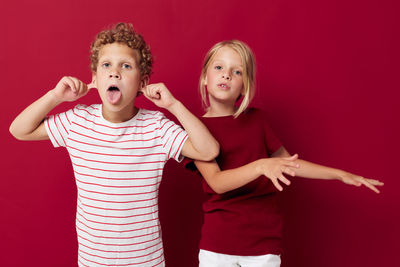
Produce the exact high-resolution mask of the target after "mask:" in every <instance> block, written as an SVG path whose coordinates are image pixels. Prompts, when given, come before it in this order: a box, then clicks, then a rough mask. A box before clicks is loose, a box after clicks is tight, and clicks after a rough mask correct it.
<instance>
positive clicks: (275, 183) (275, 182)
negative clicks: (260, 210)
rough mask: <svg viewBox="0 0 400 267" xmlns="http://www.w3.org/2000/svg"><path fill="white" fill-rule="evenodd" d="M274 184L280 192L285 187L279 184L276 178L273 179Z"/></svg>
mask: <svg viewBox="0 0 400 267" xmlns="http://www.w3.org/2000/svg"><path fill="white" fill-rule="evenodd" d="M271 181H272V183H273V184H274V186H275V187H276V188H277V189H278V190H279V191H282V190H283V187H282V186H281V185H280V184H279V182H278V179H276V178H271Z"/></svg>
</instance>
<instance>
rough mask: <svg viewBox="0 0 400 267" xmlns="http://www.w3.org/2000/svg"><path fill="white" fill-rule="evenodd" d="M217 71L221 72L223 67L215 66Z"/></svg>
mask: <svg viewBox="0 0 400 267" xmlns="http://www.w3.org/2000/svg"><path fill="white" fill-rule="evenodd" d="M214 68H215V69H216V70H220V69H222V67H221V66H215V67H214Z"/></svg>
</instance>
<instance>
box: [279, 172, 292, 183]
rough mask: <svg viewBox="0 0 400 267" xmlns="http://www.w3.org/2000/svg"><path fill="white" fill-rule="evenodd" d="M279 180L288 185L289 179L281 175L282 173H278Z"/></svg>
mask: <svg viewBox="0 0 400 267" xmlns="http://www.w3.org/2000/svg"><path fill="white" fill-rule="evenodd" d="M279 180H280V181H281V182H282V183H284V184H285V185H290V181H289V180H288V179H287V178H286V177H285V176H283V175H282V174H281V175H279Z"/></svg>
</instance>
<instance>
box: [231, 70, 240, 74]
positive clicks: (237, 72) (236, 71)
mask: <svg viewBox="0 0 400 267" xmlns="http://www.w3.org/2000/svg"><path fill="white" fill-rule="evenodd" d="M233 73H235V75H242V72H241V71H240V70H235V71H234V72H233Z"/></svg>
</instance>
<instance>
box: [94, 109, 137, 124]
mask: <svg viewBox="0 0 400 267" xmlns="http://www.w3.org/2000/svg"><path fill="white" fill-rule="evenodd" d="M138 111H139V109H138V108H137V107H135V106H133V105H132V107H128V108H126V109H124V110H120V111H117V112H115V111H111V110H107V109H106V108H105V107H104V105H103V107H102V115H103V118H104V119H105V120H106V121H109V122H111V123H122V122H126V121H129V120H130V119H132V118H133V117H135V116H136V114H137V113H138Z"/></svg>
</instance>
